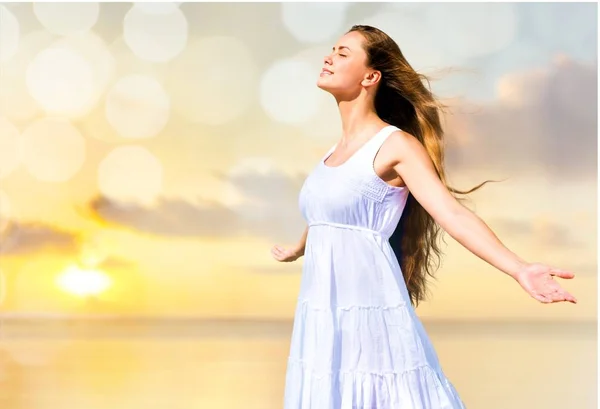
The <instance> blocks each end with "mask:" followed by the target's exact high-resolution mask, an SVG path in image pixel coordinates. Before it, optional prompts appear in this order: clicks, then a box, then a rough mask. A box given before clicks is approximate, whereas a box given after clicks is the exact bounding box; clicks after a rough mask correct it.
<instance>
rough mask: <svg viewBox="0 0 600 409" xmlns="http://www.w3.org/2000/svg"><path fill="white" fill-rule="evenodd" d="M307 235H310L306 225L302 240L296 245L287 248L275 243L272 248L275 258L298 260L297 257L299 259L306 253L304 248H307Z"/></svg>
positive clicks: (279, 259) (287, 260) (286, 260)
mask: <svg viewBox="0 0 600 409" xmlns="http://www.w3.org/2000/svg"><path fill="white" fill-rule="evenodd" d="M307 236H308V226H306V228H305V229H304V232H303V233H302V236H301V237H300V240H299V241H298V243H297V244H296V245H295V246H293V247H291V248H289V249H286V248H284V247H281V246H279V245H277V244H276V245H274V246H273V247H272V248H271V254H272V255H273V258H275V260H277V261H285V262H289V261H296V260H297V259H299V258H300V257H302V256H303V255H304V249H305V248H306V237H307Z"/></svg>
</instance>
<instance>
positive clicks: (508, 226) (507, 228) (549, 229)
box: [489, 218, 582, 248]
mask: <svg viewBox="0 0 600 409" xmlns="http://www.w3.org/2000/svg"><path fill="white" fill-rule="evenodd" d="M489 224H490V225H493V226H494V231H498V233H499V234H500V235H502V236H503V235H505V234H506V235H507V236H508V235H510V236H511V237H514V238H528V239H529V240H531V241H532V242H535V243H538V244H540V245H542V246H547V247H554V248H567V247H576V246H580V245H582V243H581V242H580V241H579V240H577V239H576V238H575V237H574V236H573V234H572V231H573V229H572V228H571V227H569V226H565V225H561V224H559V223H554V222H552V221H548V220H542V219H538V220H534V221H527V222H525V221H521V220H514V219H505V218H503V219H495V220H490V221H489Z"/></svg>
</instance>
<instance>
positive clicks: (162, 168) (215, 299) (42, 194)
mask: <svg viewBox="0 0 600 409" xmlns="http://www.w3.org/2000/svg"><path fill="white" fill-rule="evenodd" d="M597 15H598V11H597V4H595V3H461V4H452V3H260V4H259V3H94V2H88V3H2V4H0V238H1V245H0V308H1V312H2V315H1V320H0V408H2V409H75V408H86V409H107V408H110V409H114V408H119V409H121V408H122V409H141V408H143V409H150V408H168V409H180V408H181V409H191V408H211V409H221V408H223V409H238V408H244V409H279V408H281V407H282V403H283V387H284V375H285V363H286V359H287V354H288V349H289V339H290V335H291V327H292V320H293V312H294V307H295V303H296V297H297V292H298V289H299V282H300V273H301V268H302V259H300V260H299V261H298V262H296V263H283V264H281V263H277V262H275V261H274V260H272V258H271V256H270V248H271V246H272V245H273V244H275V243H278V244H282V245H291V244H293V243H295V242H296V241H297V240H298V239H299V237H300V235H301V233H302V231H303V229H304V226H305V225H304V221H303V220H302V218H301V216H300V213H299V210H298V204H297V199H298V193H299V188H300V186H301V184H302V182H303V181H304V178H305V177H306V175H307V174H308V172H310V171H311V170H312V168H313V167H314V166H315V165H316V162H317V161H318V160H319V158H321V157H322V155H323V154H324V153H325V152H326V151H327V149H329V148H330V147H331V146H332V145H333V144H334V143H335V142H336V141H337V139H338V138H339V136H340V123H339V118H338V113H337V108H336V105H335V103H334V100H333V99H332V98H331V97H329V95H327V94H325V93H324V92H322V91H320V90H319V89H318V88H317V87H316V86H315V82H316V80H317V77H318V74H319V72H320V68H321V66H322V62H323V57H324V56H325V55H326V54H328V53H329V51H330V49H331V47H332V45H333V44H334V43H335V42H336V41H337V39H338V38H339V36H341V35H342V34H343V33H344V32H345V31H346V30H348V29H349V28H350V27H351V26H352V25H353V24H369V25H374V26H376V27H378V28H380V29H382V30H384V31H386V32H387V33H388V34H389V35H391V36H392V37H393V38H394V39H395V40H396V41H397V42H398V44H399V45H400V47H401V49H402V51H403V53H404V54H405V56H406V57H407V59H408V61H409V62H410V63H411V64H412V65H413V67H414V68H415V69H417V70H418V71H419V72H421V73H424V74H427V75H430V76H431V79H432V83H431V86H432V89H433V91H434V93H436V94H437V95H438V96H439V97H440V98H442V99H443V101H444V102H445V103H446V104H447V105H448V107H449V108H448V113H447V115H446V117H445V126H446V132H447V134H446V139H447V166H448V173H449V178H450V182H451V183H452V185H453V186H455V187H457V188H462V189H465V188H470V187H471V186H473V185H475V184H477V183H479V182H481V181H483V180H486V179H497V180H500V179H505V181H503V182H501V183H495V184H490V185H487V186H486V187H484V188H483V189H481V190H479V191H478V192H476V193H473V194H472V195H470V200H469V201H468V202H467V203H466V205H467V206H468V207H469V208H471V209H472V210H474V211H475V212H476V213H477V214H478V215H480V216H481V217H482V218H483V219H484V220H485V221H486V222H487V223H488V224H489V225H490V227H492V229H493V230H494V231H495V232H496V233H497V234H498V236H499V237H500V238H501V239H502V241H503V242H504V243H505V244H506V245H507V246H508V247H509V248H511V249H512V250H514V251H516V252H517V253H518V254H519V255H521V256H522V257H523V258H525V259H526V260H530V261H541V262H544V263H548V264H551V265H554V266H557V267H562V268H565V269H569V270H572V271H574V272H575V273H576V274H577V277H576V279H575V280H572V281H569V282H563V284H564V286H565V287H566V288H567V289H568V290H570V291H571V292H572V293H573V294H574V295H575V296H576V297H577V298H578V300H579V303H578V304H577V305H571V304H569V305H567V304H560V305H542V304H540V303H537V302H535V301H534V300H533V299H531V298H529V296H527V295H526V294H525V293H524V292H523V291H522V290H521V289H520V287H519V286H518V285H517V284H516V283H515V282H513V281H512V280H510V279H509V278H507V277H506V276H504V275H503V274H501V273H500V272H498V271H496V270H494V269H493V268H491V267H490V266H488V265H487V264H486V263H484V262H483V261H481V260H479V259H478V258H476V257H475V256H473V255H471V254H470V253H469V252H468V251H467V250H465V249H464V248H462V247H461V246H460V245H458V244H457V243H456V242H454V241H453V239H452V238H450V237H447V240H446V241H447V245H446V247H445V252H446V256H445V257H444V260H443V264H442V267H441V268H440V270H439V271H438V275H437V277H438V279H437V281H435V282H433V283H432V286H431V297H430V299H429V300H428V301H427V302H425V303H423V304H422V305H420V306H419V307H418V309H417V312H418V314H419V315H420V317H421V318H422V319H423V322H424V324H425V325H426V328H427V330H428V331H429V333H430V335H431V337H432V339H433V342H434V344H435V346H436V348H437V351H438V353H439V355H440V359H441V361H442V365H443V368H444V371H445V372H446V374H447V375H448V377H449V378H450V379H451V381H452V382H453V383H454V384H455V386H456V387H457V389H458V390H459V392H460V394H461V396H462V398H463V400H464V401H465V403H466V405H467V407H468V408H469V409H480V408H481V409H506V408H514V409H520V408H527V409H529V408H542V407H543V408H545V409H558V408H573V409H591V408H596V407H597V393H596V387H597V331H596V328H597V327H596V320H597V275H596V272H597V255H596V250H597V231H596V226H597V213H596V209H597V109H598V106H597V68H598V65H597ZM382 409H383V408H382ZM385 409H401V408H385Z"/></svg>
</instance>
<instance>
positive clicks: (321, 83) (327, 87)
mask: <svg viewBox="0 0 600 409" xmlns="http://www.w3.org/2000/svg"><path fill="white" fill-rule="evenodd" d="M328 79H329V78H323V77H319V79H318V80H317V87H319V88H321V89H322V90H323V91H327V92H331V90H332V89H333V88H332V86H331V84H330V83H329V81H327V80H328Z"/></svg>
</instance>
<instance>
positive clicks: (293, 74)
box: [260, 59, 323, 124]
mask: <svg viewBox="0 0 600 409" xmlns="http://www.w3.org/2000/svg"><path fill="white" fill-rule="evenodd" d="M318 75H319V72H318V71H316V72H315V70H314V67H313V66H312V65H311V64H310V63H308V62H305V61H299V60H293V59H289V60H280V61H277V62H276V63H274V64H273V65H272V66H271V67H269V69H267V71H266V72H265V73H264V75H263V77H262V79H261V81H260V103H261V105H262V107H263V109H264V110H265V112H266V113H267V114H268V115H269V117H270V118H271V119H273V120H274V121H277V122H282V123H286V124H302V123H304V122H307V121H309V120H310V119H311V118H312V117H313V116H314V115H315V114H316V113H317V112H318V110H319V104H318V101H319V97H320V93H321V92H323V91H322V90H320V89H319V88H318V87H317V86H316V85H315V84H316V81H317V78H318Z"/></svg>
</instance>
